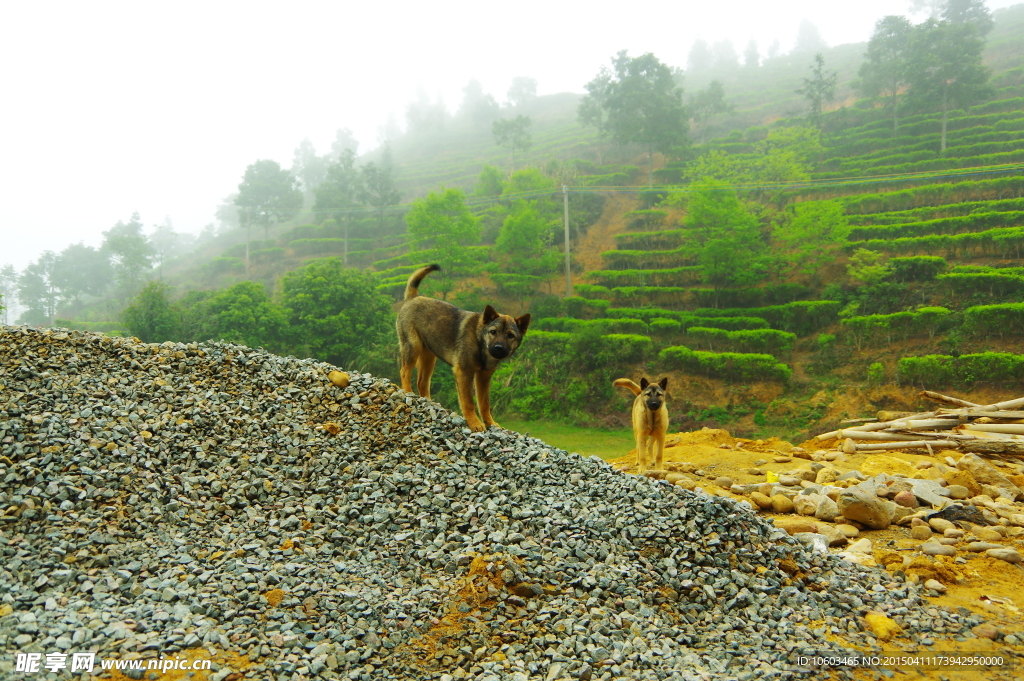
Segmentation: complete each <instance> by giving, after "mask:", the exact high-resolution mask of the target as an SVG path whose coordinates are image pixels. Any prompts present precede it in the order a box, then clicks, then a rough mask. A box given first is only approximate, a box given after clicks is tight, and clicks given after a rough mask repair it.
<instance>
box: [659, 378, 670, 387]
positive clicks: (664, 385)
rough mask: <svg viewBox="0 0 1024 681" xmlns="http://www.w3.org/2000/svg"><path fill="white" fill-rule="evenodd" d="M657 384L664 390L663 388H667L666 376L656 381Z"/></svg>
mask: <svg viewBox="0 0 1024 681" xmlns="http://www.w3.org/2000/svg"><path fill="white" fill-rule="evenodd" d="M658 385H660V386H661V389H662V390H664V389H665V388H667V387H668V376H666V377H665V378H663V379H661V380H660V381H658Z"/></svg>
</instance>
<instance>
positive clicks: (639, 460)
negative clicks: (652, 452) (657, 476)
mask: <svg viewBox="0 0 1024 681" xmlns="http://www.w3.org/2000/svg"><path fill="white" fill-rule="evenodd" d="M645 470H647V435H645V434H644V433H643V432H640V433H638V434H637V436H636V472H637V473H639V474H640V475H643V474H644V471H645Z"/></svg>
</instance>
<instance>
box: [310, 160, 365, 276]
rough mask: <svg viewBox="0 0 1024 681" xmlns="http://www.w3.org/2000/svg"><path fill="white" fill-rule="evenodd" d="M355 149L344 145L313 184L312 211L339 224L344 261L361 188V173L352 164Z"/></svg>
mask: <svg viewBox="0 0 1024 681" xmlns="http://www.w3.org/2000/svg"><path fill="white" fill-rule="evenodd" d="M355 162H356V159H355V153H354V152H353V151H352V150H351V149H345V150H344V151H342V152H341V156H340V157H339V158H338V160H337V161H335V162H334V163H333V164H331V166H330V167H329V168H327V175H326V177H325V178H324V181H323V182H321V183H320V186H318V187H317V188H316V192H315V194H316V203H315V204H314V206H313V212H314V213H315V214H316V217H317V220H319V221H321V222H322V221H324V220H329V219H333V220H334V221H335V222H336V223H337V224H339V225H341V227H342V229H343V233H344V239H345V241H344V248H345V251H344V257H343V258H342V261H343V262H344V264H346V265H348V231H349V226H350V224H351V222H352V209H353V208H355V206H356V205H358V203H359V197H360V195H361V193H362V191H363V184H362V182H363V176H362V174H360V172H359V171H358V170H357V169H356V167H355Z"/></svg>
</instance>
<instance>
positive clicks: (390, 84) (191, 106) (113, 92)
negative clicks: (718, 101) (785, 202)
mask: <svg viewBox="0 0 1024 681" xmlns="http://www.w3.org/2000/svg"><path fill="white" fill-rule="evenodd" d="M1010 4H1012V2H1011V1H1010V0H990V2H988V6H989V8H990V9H992V10H996V9H998V8H1000V7H1005V6H1009V5H1010ZM58 5H59V11H56V12H54V11H51V10H50V8H51V7H52V6H47V8H46V9H43V8H42V7H36V6H34V5H32V4H22V5H18V6H14V5H10V6H7V7H5V8H4V10H3V19H4V20H3V21H2V22H0V35H2V38H3V39H2V40H0V56H2V58H3V60H4V63H5V64H7V65H8V69H7V70H6V73H5V78H4V79H5V92H6V94H7V97H8V101H9V102H12V103H15V106H11V107H8V108H7V110H6V111H5V120H6V125H5V126H4V129H3V132H2V133H0V149H2V150H3V154H4V158H5V161H6V163H5V164H4V168H5V170H4V175H3V182H2V184H3V186H4V188H5V195H6V196H7V197H8V199H9V200H8V201H5V202H4V204H3V206H2V207H0V211H3V212H2V214H0V224H2V225H3V231H4V239H3V243H4V248H3V252H2V253H0V267H2V266H3V265H4V264H11V265H13V266H14V267H15V268H17V269H19V270H20V269H22V268H24V267H25V266H26V265H27V264H28V263H29V262H30V261H32V260H34V259H36V258H37V257H38V256H39V254H40V253H41V252H42V251H44V250H47V249H50V250H55V251H58V252H59V251H60V250H62V249H63V248H65V247H66V246H67V245H69V244H71V243H75V242H78V241H82V242H84V243H85V244H86V245H90V246H98V245H99V244H100V243H101V241H102V236H101V233H102V231H104V230H109V229H110V228H111V227H112V226H113V225H114V224H115V223H117V222H118V221H127V220H129V218H130V216H131V215H132V213H133V212H135V211H137V212H138V213H139V214H140V216H141V220H142V222H143V224H144V225H146V229H147V231H150V230H152V229H153V227H154V226H155V225H157V224H170V225H171V226H172V227H173V229H174V230H175V231H177V232H187V233H192V234H197V233H199V232H200V230H202V229H203V227H204V226H205V225H208V224H212V223H216V221H217V218H216V216H215V214H216V210H217V207H218V205H219V204H220V203H221V202H222V200H223V199H224V197H226V196H228V195H229V194H230V193H231V192H233V191H234V190H235V189H236V187H237V185H238V183H239V181H240V179H241V176H242V173H243V172H244V170H245V168H246V166H247V165H248V164H250V163H252V162H253V161H255V160H257V159H263V158H270V159H274V160H276V161H278V162H279V163H280V164H281V165H282V166H284V167H289V166H290V165H291V162H292V158H293V155H294V152H295V149H296V147H297V146H298V145H299V143H300V142H301V141H302V140H303V139H304V138H308V139H309V140H310V143H311V144H312V147H313V149H314V150H315V151H316V153H319V154H324V153H327V152H328V151H329V149H330V146H331V143H332V141H333V140H334V139H335V133H336V131H337V130H338V129H339V128H348V129H350V130H352V131H353V134H354V137H355V139H356V140H357V141H358V142H359V151H360V152H367V151H370V150H372V149H374V148H375V147H377V146H378V145H379V142H380V141H381V140H383V139H386V138H389V137H395V136H396V134H397V133H399V132H401V131H403V130H404V129H406V128H407V127H408V125H409V121H408V120H407V116H406V114H407V108H408V106H409V104H410V102H413V103H417V102H420V103H422V102H429V103H431V104H432V105H435V106H436V105H438V104H439V105H440V106H441V107H443V110H444V111H446V112H447V113H449V114H457V113H458V110H459V107H460V103H461V102H463V100H464V97H465V92H464V88H466V87H467V83H470V82H471V81H473V80H475V81H477V82H478V83H479V91H480V92H482V93H484V94H489V95H491V96H493V98H494V101H495V102H496V103H498V104H505V103H506V99H507V92H508V90H509V87H510V84H511V83H512V82H513V79H514V78H516V77H529V78H533V79H535V80H536V83H537V93H538V94H540V95H550V94H556V93H581V92H582V91H583V84H584V83H586V82H587V81H588V80H589V79H591V78H592V77H593V76H594V74H595V72H596V71H597V69H598V68H600V66H601V65H604V64H607V63H608V60H609V57H611V56H612V55H614V54H615V53H616V52H617V51H619V50H622V49H627V50H629V51H630V53H631V54H640V53H643V52H653V53H655V54H656V55H657V56H658V57H659V58H660V59H662V60H663V61H664V62H666V63H668V64H670V65H673V66H677V67H680V68H685V67H686V66H687V60H688V56H689V55H690V53H691V50H692V48H693V45H694V44H695V41H698V40H703V41H705V42H706V43H707V45H708V48H709V50H710V51H711V53H713V54H714V55H718V56H719V57H721V56H722V55H724V56H725V57H726V58H729V55H730V54H735V55H736V57H737V58H738V59H739V58H742V55H743V52H744V49H745V47H746V46H748V44H749V43H750V41H753V42H754V43H755V44H756V47H757V50H758V54H759V59H764V58H766V57H767V56H768V55H769V54H776V55H785V54H787V53H789V52H791V51H793V50H794V49H795V48H796V47H797V46H798V44H799V41H800V40H804V42H805V43H806V42H807V40H808V39H810V40H811V42H812V43H813V42H814V41H815V40H819V41H821V42H823V43H824V44H828V45H833V46H834V45H840V44H846V43H859V42H863V41H865V40H866V39H867V37H868V36H869V34H870V32H871V30H872V27H873V25H874V23H875V21H876V20H877V19H878V18H880V17H881V16H883V15H884V14H886V13H889V12H897V13H898V12H905V11H906V10H907V9H908V6H909V3H902V2H901V3H892V2H886V1H883V0H868V2H862V3H860V4H858V5H857V6H856V9H855V11H852V12H851V11H850V9H849V8H847V7H845V6H838V5H835V6H833V5H826V4H822V3H816V2H810V1H807V0H787V1H786V2H778V3H772V4H771V5H763V4H754V3H747V2H724V3H719V4H717V5H715V6H714V7H708V8H703V9H701V10H692V9H687V10H685V11H684V10H683V9H682V8H680V7H679V5H678V4H677V3H669V2H654V3H650V4H648V5H647V6H645V9H644V11H643V12H637V13H632V14H631V13H629V12H625V13H624V12H622V11H621V8H616V9H615V11H614V20H610V15H609V13H608V11H606V10H605V9H602V8H601V7H599V6H590V7H587V8H586V9H585V10H584V9H582V8H580V7H578V6H565V7H562V6H551V5H550V4H541V3H532V2H527V3H521V4H519V5H517V9H516V11H515V12H514V13H510V12H508V11H506V10H505V9H499V8H495V9H494V10H493V11H490V13H488V12H489V11H488V10H481V8H480V7H479V6H478V5H476V4H473V5H470V4H469V3H449V4H448V5H446V6H445V8H444V11H443V12H438V11H436V9H434V8H428V7H419V6H412V5H410V6H402V7H400V8H398V11H395V10H394V8H392V9H389V10H388V11H387V12H386V13H385V12H384V11H382V10H378V9H376V8H370V7H365V8H363V7H350V6H344V7H343V6H338V5H335V4H331V3H319V2H311V3H303V4H301V5H299V6H296V7H294V8H289V10H288V11H287V13H285V12H282V11H281V10H280V9H279V8H271V7H256V8H253V7H252V6H250V5H248V4H247V5H244V6H243V5H242V4H241V3H230V2H229V3H218V4H217V5H216V6H214V7H210V6H209V5H206V4H204V5H202V6H201V5H200V4H199V3H194V2H193V3H190V2H185V3H179V4H177V5H175V8H174V10H173V11H170V10H162V9H151V8H147V7H142V6H138V5H136V4H132V3H106V4H104V5H103V7H102V8H101V9H99V10H97V9H96V8H95V7H89V8H86V7H84V6H81V5H79V4H77V3H58ZM916 16H917V18H918V19H922V18H923V16H924V15H923V14H918V15H916ZM801 22H803V32H802V33H801V32H800V31H801ZM808 26H810V27H811V28H810V29H808V28H807V27H808ZM815 28H816V29H817V34H815V33H814V30H813V29H815ZM816 35H817V37H816ZM808 36H809V37H810V38H808ZM727 41H730V42H727ZM805 46H806V45H805ZM389 121H390V122H389Z"/></svg>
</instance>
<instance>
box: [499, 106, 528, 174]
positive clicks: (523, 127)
mask: <svg viewBox="0 0 1024 681" xmlns="http://www.w3.org/2000/svg"><path fill="white" fill-rule="evenodd" d="M530 123H531V121H530V117H529V116H523V115H519V116H516V117H515V118H502V119H500V120H497V121H494V123H492V124H491V132H492V133H493V134H494V141H495V143H496V144H497V145H498V146H499V147H506V148H508V149H510V150H511V151H512V167H513V168H515V167H516V150H519V151H526V150H527V149H529V148H530V146H531V145H532V144H533V140H532V138H531V137H530Z"/></svg>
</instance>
